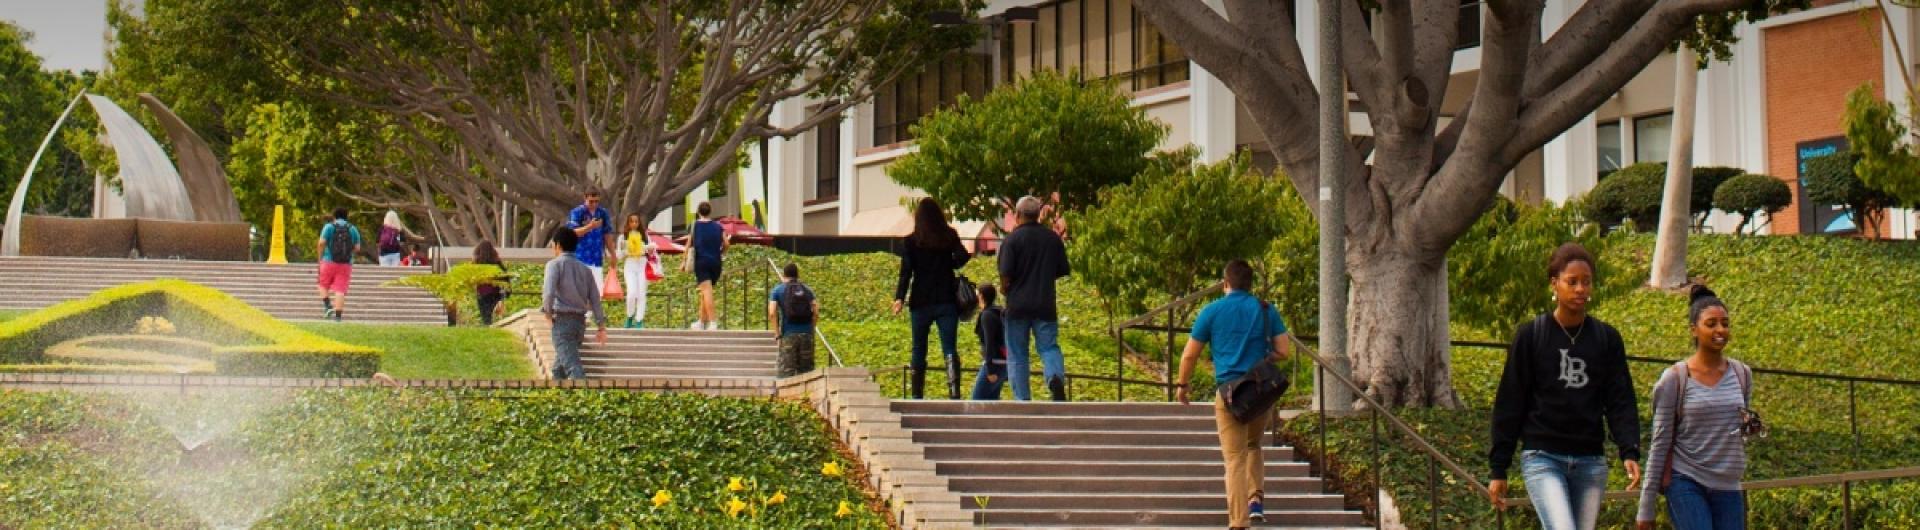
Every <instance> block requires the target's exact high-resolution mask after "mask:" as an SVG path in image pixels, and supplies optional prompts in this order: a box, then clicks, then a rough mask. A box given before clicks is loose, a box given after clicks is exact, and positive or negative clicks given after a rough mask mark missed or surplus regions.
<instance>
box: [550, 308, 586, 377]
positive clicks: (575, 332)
mask: <svg viewBox="0 0 1920 530" xmlns="http://www.w3.org/2000/svg"><path fill="white" fill-rule="evenodd" d="M586 341H587V316H586V315H580V314H568V313H559V314H555V315H553V352H554V359H553V378H554V379H586V378H587V367H586V366H583V365H581V364H580V345H581V344H583V343H585V342H586Z"/></svg>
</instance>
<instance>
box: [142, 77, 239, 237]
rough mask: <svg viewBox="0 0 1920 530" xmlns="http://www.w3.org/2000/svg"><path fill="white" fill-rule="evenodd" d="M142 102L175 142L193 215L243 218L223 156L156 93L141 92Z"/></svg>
mask: <svg viewBox="0 0 1920 530" xmlns="http://www.w3.org/2000/svg"><path fill="white" fill-rule="evenodd" d="M140 103H142V104H145V105H146V106H147V110H149V111H153V115H154V117H157V118H159V119H160V127H161V128H163V129H166V131H167V139H168V140H170V141H171V142H172V143H173V154H174V156H177V157H179V159H180V164H179V168H180V181H181V183H182V184H184V185H186V188H187V197H188V198H189V199H192V201H193V214H194V218H195V219H196V220H199V221H209V222H216V223H238V222H241V219H240V203H239V202H237V201H235V200H234V198H233V185H231V184H229V183H227V172H226V171H225V170H224V169H221V167H220V159H218V158H214V156H213V149H212V148H211V147H208V146H207V142H206V140H202V139H201V138H200V135H199V134H195V133H194V132H193V128H192V127H188V126H187V122H185V121H183V120H181V119H180V117H179V116H176V115H174V114H173V110H172V109H169V108H167V105H166V104H165V103H161V102H160V100H159V99H158V98H155V97H153V94H146V93H142V94H140Z"/></svg>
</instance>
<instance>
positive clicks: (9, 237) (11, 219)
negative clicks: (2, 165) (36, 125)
mask: <svg viewBox="0 0 1920 530" xmlns="http://www.w3.org/2000/svg"><path fill="white" fill-rule="evenodd" d="M84 95H86V93H85V92H81V93H80V94H76V95H74V96H73V101H71V102H68V103H67V110H63V111H60V119H57V120H53V128H50V129H47V137H46V139H43V140H40V149H39V150H36V151H34V152H33V160H32V161H29V162H27V172H26V173H25V174H23V175H20V184H19V185H17V186H14V187H13V200H12V201H9V202H8V203H7V226H6V231H5V232H4V233H0V256H18V255H20V209H21V208H25V207H26V206H27V185H29V184H33V170H34V168H36V167H39V165H40V155H43V154H46V152H47V146H48V145H50V144H52V143H53V136H54V134H55V133H57V132H59V131H60V124H62V123H66V122H67V115H68V114H72V113H73V107H74V106H76V105H79V104H80V96H84Z"/></svg>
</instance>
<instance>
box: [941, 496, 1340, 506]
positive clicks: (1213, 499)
mask: <svg viewBox="0 0 1920 530" xmlns="http://www.w3.org/2000/svg"><path fill="white" fill-rule="evenodd" d="M981 498H985V499H986V501H987V508H989V509H991V510H1075V509H1078V510H1129V509H1131V510H1212V509H1218V508H1221V507H1223V506H1225V504H1226V498H1225V497H1224V496H1221V495H1206V494H1192V493H1154V494H1150V495H1148V494H1138V493H993V492H976V493H971V494H968V495H964V496H961V497H960V507H961V508H963V509H968V510H978V509H980V499H981ZM1266 502H1267V507H1268V510H1273V509H1275V508H1276V507H1281V506H1284V507H1286V509H1289V510H1341V509H1345V507H1346V498H1344V497H1341V496H1339V495H1331V494H1327V495H1316V494H1295V495H1276V494H1268V495H1267V496H1266Z"/></svg>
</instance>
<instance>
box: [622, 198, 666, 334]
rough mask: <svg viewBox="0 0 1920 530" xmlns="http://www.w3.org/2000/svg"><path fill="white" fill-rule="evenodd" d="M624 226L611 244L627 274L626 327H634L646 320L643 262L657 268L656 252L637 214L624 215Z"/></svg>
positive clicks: (645, 282)
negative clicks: (616, 240) (618, 238)
mask: <svg viewBox="0 0 1920 530" xmlns="http://www.w3.org/2000/svg"><path fill="white" fill-rule="evenodd" d="M624 225H625V226H624V227H623V228H624V229H623V230H621V235H620V242H619V243H618V244H617V245H615V247H616V248H618V249H619V252H620V260H621V263H623V264H624V265H625V270H624V272H625V273H626V276H627V327H629V328H635V329H638V328H640V327H641V326H643V325H644V324H643V323H644V322H645V321H646V319H647V264H648V263H649V262H652V263H653V264H654V267H655V270H659V268H658V267H659V263H660V254H659V249H657V248H655V247H654V244H653V239H652V238H649V237H647V227H646V224H645V223H643V222H641V220H640V214H637V213H635V214H627V220H626V222H625V223H624Z"/></svg>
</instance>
